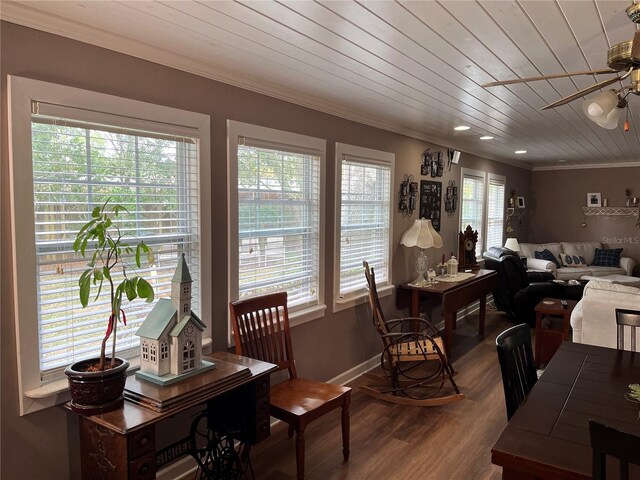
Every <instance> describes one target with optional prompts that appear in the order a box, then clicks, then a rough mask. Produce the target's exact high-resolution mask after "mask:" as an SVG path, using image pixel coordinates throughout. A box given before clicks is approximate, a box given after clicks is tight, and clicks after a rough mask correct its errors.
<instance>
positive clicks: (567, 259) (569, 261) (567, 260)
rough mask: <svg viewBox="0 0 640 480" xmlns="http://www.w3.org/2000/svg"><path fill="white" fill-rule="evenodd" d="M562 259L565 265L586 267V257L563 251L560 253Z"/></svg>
mask: <svg viewBox="0 0 640 480" xmlns="http://www.w3.org/2000/svg"><path fill="white" fill-rule="evenodd" d="M560 260H562V266H563V267H574V268H575V267H586V266H587V262H585V260H584V257H583V256H582V255H581V256H578V255H568V254H566V253H563V254H562V255H560Z"/></svg>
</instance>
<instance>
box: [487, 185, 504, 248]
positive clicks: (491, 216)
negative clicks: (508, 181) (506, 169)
mask: <svg viewBox="0 0 640 480" xmlns="http://www.w3.org/2000/svg"><path fill="white" fill-rule="evenodd" d="M487 190H488V191H487V242H486V245H485V249H487V248H489V247H500V246H502V244H503V235H502V232H503V227H504V190H505V179H504V177H497V176H493V175H491V174H489V184H488V188H487Z"/></svg>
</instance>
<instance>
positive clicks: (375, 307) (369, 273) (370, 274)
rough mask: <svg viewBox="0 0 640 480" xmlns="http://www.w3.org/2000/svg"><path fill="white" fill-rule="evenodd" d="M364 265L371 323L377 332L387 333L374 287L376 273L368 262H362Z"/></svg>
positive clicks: (376, 290)
mask: <svg viewBox="0 0 640 480" xmlns="http://www.w3.org/2000/svg"><path fill="white" fill-rule="evenodd" d="M362 265H363V266H364V276H365V278H366V279H367V285H368V286H369V306H370V307H371V315H372V320H373V325H374V326H375V327H376V330H377V331H378V334H380V335H386V334H387V333H389V331H388V329H387V326H386V324H385V321H384V314H383V313H382V307H381V306H380V299H379V298H378V289H377V287H376V274H375V272H374V271H373V267H369V263H368V262H366V261H363V262H362Z"/></svg>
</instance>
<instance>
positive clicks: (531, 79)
mask: <svg viewBox="0 0 640 480" xmlns="http://www.w3.org/2000/svg"><path fill="white" fill-rule="evenodd" d="M635 43H636V42H635V41H634V45H635ZM638 49H639V51H640V39H639V40H638ZM608 73H618V70H611V69H607V70H591V71H588V72H573V73H557V74H555V75H544V76H542V77H528V78H516V79H514V80H503V81H497V82H491V83H485V84H483V85H480V86H481V87H497V86H499V85H512V84H514V83H526V82H535V81H537V80H549V79H551V78H564V77H574V76H576V75H606V74H608Z"/></svg>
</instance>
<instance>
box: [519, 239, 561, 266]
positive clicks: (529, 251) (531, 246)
mask: <svg viewBox="0 0 640 480" xmlns="http://www.w3.org/2000/svg"><path fill="white" fill-rule="evenodd" d="M542 250H549V251H550V252H551V253H553V254H554V255H555V256H556V258H557V259H558V262H560V254H561V253H562V244H561V243H560V242H557V243H521V244H520V252H521V253H522V255H524V256H525V257H530V258H536V256H535V253H534V252H541V251H542Z"/></svg>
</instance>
